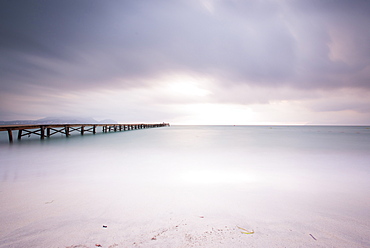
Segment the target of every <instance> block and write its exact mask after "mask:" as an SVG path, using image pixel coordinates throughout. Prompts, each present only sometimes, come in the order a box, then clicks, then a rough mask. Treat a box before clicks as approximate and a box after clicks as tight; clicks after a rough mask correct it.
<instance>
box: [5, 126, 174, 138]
mask: <svg viewBox="0 0 370 248" xmlns="http://www.w3.org/2000/svg"><path fill="white" fill-rule="evenodd" d="M169 125H170V124H169V123H159V124H40V125H38V124H31V125H0V131H7V132H8V136H9V142H10V143H12V142H13V131H16V130H18V140H21V139H22V137H23V136H29V135H31V134H33V135H38V136H40V139H44V138H49V137H50V136H52V135H54V134H57V133H61V134H64V135H65V136H66V137H68V136H70V134H71V132H74V131H76V132H79V133H81V135H84V133H86V132H90V133H93V134H95V133H96V132H97V127H102V132H104V133H107V132H111V131H112V132H118V131H128V130H136V129H146V128H154V127H165V126H169Z"/></svg>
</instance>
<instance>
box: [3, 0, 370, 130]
mask: <svg viewBox="0 0 370 248" xmlns="http://www.w3.org/2000/svg"><path fill="white" fill-rule="evenodd" d="M369 11H370V3H369V2H368V1H361V0H356V1H349V0H348V1H329V0H327V1H318V0H313V1H300V0H297V1H288V0H287V1H274V0H271V1H212V0H208V1H170V2H169V1H156V2H148V1H143V2H138V1H108V2H106V1H105V2H102V1H77V2H76V1H47V2H45V1H37V0H34V1H16V2H14V1H2V2H1V3H0V16H1V24H0V74H1V80H0V90H1V91H0V120H13V119H37V118H42V117H45V116H67V115H72V116H90V117H94V118H96V119H107V118H109V119H115V120H117V121H119V122H138V121H140V122H158V121H160V122H161V121H166V122H170V123H173V124H351V125H355V124H369V123H370V107H369V106H370V97H369V96H370V91H369V89H370V66H369V65H370V45H369V44H370V30H369V28H368V23H369V21H370V20H369V19H370V17H369V15H368V13H369Z"/></svg>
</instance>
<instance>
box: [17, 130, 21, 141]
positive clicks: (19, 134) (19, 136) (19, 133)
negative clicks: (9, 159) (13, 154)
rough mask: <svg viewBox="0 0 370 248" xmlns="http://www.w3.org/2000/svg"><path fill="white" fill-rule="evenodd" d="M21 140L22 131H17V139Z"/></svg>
mask: <svg viewBox="0 0 370 248" xmlns="http://www.w3.org/2000/svg"><path fill="white" fill-rule="evenodd" d="M21 138H22V129H19V130H18V139H19V140H21Z"/></svg>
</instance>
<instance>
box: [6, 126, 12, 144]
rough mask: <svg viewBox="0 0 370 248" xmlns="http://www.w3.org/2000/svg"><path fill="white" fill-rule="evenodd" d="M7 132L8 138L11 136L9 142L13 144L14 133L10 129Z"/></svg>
mask: <svg viewBox="0 0 370 248" xmlns="http://www.w3.org/2000/svg"><path fill="white" fill-rule="evenodd" d="M7 131H8V136H9V142H10V143H12V142H13V132H12V130H11V129H10V128H9V129H8V130H7Z"/></svg>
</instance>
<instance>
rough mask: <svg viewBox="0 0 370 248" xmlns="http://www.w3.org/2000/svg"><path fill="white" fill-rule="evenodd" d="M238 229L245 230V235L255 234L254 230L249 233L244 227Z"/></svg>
mask: <svg viewBox="0 0 370 248" xmlns="http://www.w3.org/2000/svg"><path fill="white" fill-rule="evenodd" d="M236 227H237V228H239V229H241V230H243V231H244V232H243V231H242V232H241V233H243V234H253V233H254V230H252V231H248V230H247V229H245V228H243V227H239V226H236Z"/></svg>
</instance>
